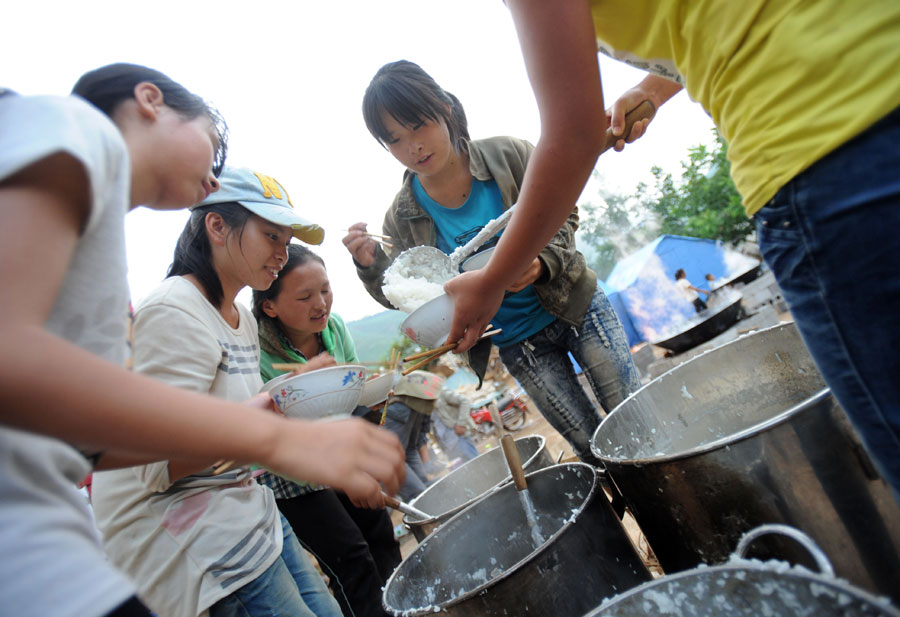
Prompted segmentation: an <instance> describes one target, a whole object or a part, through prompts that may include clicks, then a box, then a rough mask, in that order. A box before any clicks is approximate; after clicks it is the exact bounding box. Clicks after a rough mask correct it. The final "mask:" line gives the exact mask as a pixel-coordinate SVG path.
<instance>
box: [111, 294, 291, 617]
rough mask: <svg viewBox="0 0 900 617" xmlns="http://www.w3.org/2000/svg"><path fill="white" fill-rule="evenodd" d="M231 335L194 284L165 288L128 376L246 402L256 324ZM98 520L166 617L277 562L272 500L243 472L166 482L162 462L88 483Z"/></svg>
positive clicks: (255, 381) (141, 321)
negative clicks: (138, 375) (133, 373)
mask: <svg viewBox="0 0 900 617" xmlns="http://www.w3.org/2000/svg"><path fill="white" fill-rule="evenodd" d="M238 310H239V313H240V323H239V325H238V327H237V328H232V327H231V326H229V325H228V323H227V322H226V321H225V320H224V319H223V318H222V316H221V315H220V314H219V312H218V311H217V310H216V309H215V308H214V307H213V306H212V304H210V303H209V302H208V301H207V300H206V298H205V297H204V296H203V294H201V293H200V290H198V289H197V288H196V287H195V286H194V285H193V284H191V283H190V282H189V281H187V280H186V279H184V278H182V277H173V278H170V279H166V280H165V281H164V282H163V283H162V284H161V285H160V286H159V287H157V288H156V289H155V290H154V291H153V292H152V293H151V294H150V296H149V297H147V298H146V299H145V300H144V301H143V302H142V303H141V305H140V306H139V307H138V308H137V310H136V312H135V318H134V370H135V371H137V372H140V373H143V374H145V375H149V376H151V377H155V378H157V379H161V380H163V381H165V382H166V383H169V384H171V385H174V386H177V387H180V388H185V389H188V390H192V391H195V392H208V393H209V394H212V395H213V396H216V397H220V398H224V399H228V400H230V401H244V400H247V399H248V398H250V397H251V396H253V395H255V394H257V393H258V392H259V390H260V388H261V387H262V379H261V378H260V375H259V341H258V336H257V326H256V320H255V319H254V318H253V315H252V314H251V313H250V311H249V310H248V309H247V308H246V307H244V306H242V305H238ZM93 503H94V512H95V515H96V517H97V525H98V526H99V527H100V530H101V531H102V533H103V543H104V546H105V548H106V550H107V552H108V554H109V557H110V559H111V560H112V561H113V563H115V564H116V565H117V566H119V567H120V568H122V569H123V570H124V571H125V572H126V573H128V574H129V575H130V576H131V577H132V578H133V579H134V581H135V582H136V583H137V584H138V588H139V591H140V595H141V597H142V598H143V599H144V600H145V601H146V602H147V604H148V605H149V606H150V608H151V609H153V611H154V612H156V613H158V614H160V615H165V616H166V617H196V616H197V615H199V614H201V613H202V612H203V611H205V610H206V609H207V608H208V607H209V606H211V605H212V604H214V603H215V602H216V601H218V600H220V599H221V598H224V597H225V596H227V595H229V594H231V593H232V592H234V591H235V590H237V589H239V588H240V587H242V586H243V585H245V584H247V583H248V582H250V581H252V580H254V579H255V578H257V577H258V576H260V575H261V574H262V573H263V572H264V571H265V570H266V568H268V567H269V566H270V565H271V564H272V563H273V562H274V561H275V560H276V559H277V558H278V557H279V556H280V554H281V542H282V530H281V519H280V516H279V514H278V509H277V507H276V505H275V498H274V496H273V494H272V491H270V490H269V489H267V488H265V487H263V486H260V485H259V484H257V482H256V480H255V479H254V478H253V474H252V473H251V472H250V470H249V469H248V468H236V469H231V470H229V471H227V472H225V473H223V474H221V475H218V476H214V475H212V469H207V470H205V471H203V472H200V473H197V474H195V475H191V476H188V477H186V478H182V479H181V480H178V481H176V482H175V483H174V484H173V483H172V482H171V480H170V478H169V473H168V464H167V463H166V462H160V463H154V464H151V465H144V466H141V467H134V468H131V469H120V470H116V471H105V472H102V473H97V474H94V482H93Z"/></svg>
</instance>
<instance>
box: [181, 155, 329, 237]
mask: <svg viewBox="0 0 900 617" xmlns="http://www.w3.org/2000/svg"><path fill="white" fill-rule="evenodd" d="M218 179H219V190H218V191H216V192H215V193H211V194H210V195H209V197H207V198H206V199H204V200H203V201H201V202H200V203H199V204H197V205H196V206H194V208H199V207H201V206H210V205H212V204H221V203H227V202H237V203H239V204H241V205H242V206H244V207H245V208H247V209H248V210H250V212H252V213H253V214H255V215H257V216H259V217H261V218H264V219H266V220H267V221H269V222H270V223H275V224H276V225H284V226H285V227H291V228H292V229H293V230H294V237H295V238H297V239H298V240H302V241H303V242H306V243H307V244H322V240H324V239H325V230H324V229H322V228H321V227H320V226H319V225H317V224H315V223H312V222H310V221H308V220H306V219H305V218H303V217H302V216H300V215H299V214H297V211H296V210H295V209H294V204H292V203H291V198H290V197H289V196H288V192H287V190H286V189H285V188H284V186H282V185H281V183H280V182H278V181H277V180H276V179H275V178H272V177H271V176H267V175H265V174H261V173H258V172H255V171H253V170H251V169H246V168H243V167H226V168H225V169H224V170H223V171H222V174H221V175H220V176H219V178H218Z"/></svg>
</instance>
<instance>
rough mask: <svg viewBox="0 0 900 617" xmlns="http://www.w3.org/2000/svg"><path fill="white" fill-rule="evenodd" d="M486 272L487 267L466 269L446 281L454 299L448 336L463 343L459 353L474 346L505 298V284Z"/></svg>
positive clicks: (445, 289)
mask: <svg viewBox="0 0 900 617" xmlns="http://www.w3.org/2000/svg"><path fill="white" fill-rule="evenodd" d="M484 272H485V270H484V269H481V270H473V271H472V272H463V273H462V274H460V275H459V276H455V277H453V278H452V279H450V280H449V281H447V283H445V284H444V291H445V292H447V295H449V296H450V297H451V298H452V299H453V303H454V311H453V323H452V324H451V326H450V334H449V335H448V336H447V340H448V341H452V342H458V343H459V344H458V345H457V346H456V349H455V350H454V352H455V353H462V352H464V351H467V350H469V349H471V347H472V346H473V345H474V344H475V343H476V342H477V341H478V339H479V337H481V335H482V334H483V333H484V331H485V329H486V328H487V326H488V324H490V322H491V319H493V317H494V315H496V314H497V309H499V308H500V303H501V302H503V287H502V286H501V285H496V284H493V283H492V282H491V281H490V280H489V279H488V278H487V277H486V276H485V275H484Z"/></svg>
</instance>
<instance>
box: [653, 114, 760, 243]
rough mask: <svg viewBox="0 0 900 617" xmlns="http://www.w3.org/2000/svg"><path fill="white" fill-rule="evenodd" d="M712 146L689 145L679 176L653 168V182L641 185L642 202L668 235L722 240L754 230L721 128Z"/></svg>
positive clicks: (734, 240) (735, 238)
mask: <svg viewBox="0 0 900 617" xmlns="http://www.w3.org/2000/svg"><path fill="white" fill-rule="evenodd" d="M714 133H715V138H716V142H715V145H714V146H713V147H712V148H709V147H707V146H705V145H699V146H694V147H692V148H691V149H690V150H689V154H688V161H687V162H682V164H681V165H682V169H683V173H682V175H681V178H680V179H678V180H677V181H676V180H674V179H673V178H672V174H667V173H663V171H662V169H660V168H659V167H653V168H652V173H653V176H654V178H655V186H654V187H653V188H648V187H647V186H646V185H645V184H643V183H641V184H639V185H638V187H637V192H638V194H639V195H640V197H639V199H640V200H641V201H642V202H643V204H644V207H646V208H647V209H648V210H650V211H651V212H653V213H654V214H655V216H656V218H657V219H658V220H659V223H660V231H661V232H662V233H668V234H678V235H682V236H692V237H695V238H709V239H712V240H722V241H723V242H728V243H730V244H737V243H738V242H740V241H741V240H743V239H744V238H746V237H747V236H748V235H750V234H751V233H752V232H753V229H754V226H753V223H752V222H751V221H750V219H749V218H747V215H746V214H745V213H744V208H743V206H742V205H741V197H740V195H739V194H738V192H737V189H736V188H735V186H734V182H733V181H732V180H731V173H730V172H731V164H730V163H729V162H728V158H727V157H726V153H727V151H728V147H727V144H726V143H725V140H724V139H722V136H721V135H719V133H718V132H717V131H714Z"/></svg>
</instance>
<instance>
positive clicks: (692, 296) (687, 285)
mask: <svg viewBox="0 0 900 617" xmlns="http://www.w3.org/2000/svg"><path fill="white" fill-rule="evenodd" d="M675 284H676V285H678V289H680V290H681V293H683V294H684V297H685V298H687V299H688V300H689V301H691V302H693V301H694V300H696V299H697V298H699V297H700V295H699V294H698V293H697V292H696V291H694V290H693V289H691V282H690V281H689V280H687V279H685V278H681V279H678V280H677V281H675Z"/></svg>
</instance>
